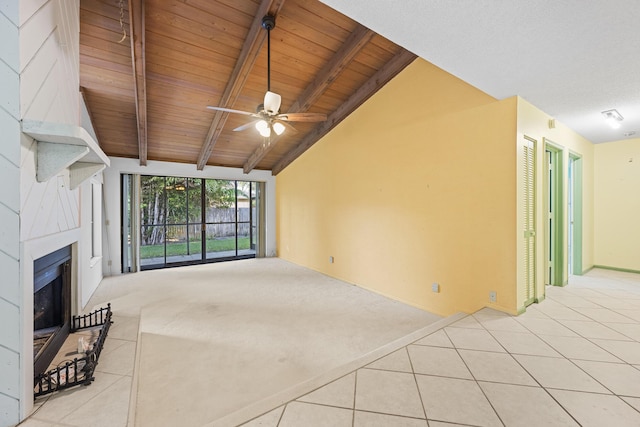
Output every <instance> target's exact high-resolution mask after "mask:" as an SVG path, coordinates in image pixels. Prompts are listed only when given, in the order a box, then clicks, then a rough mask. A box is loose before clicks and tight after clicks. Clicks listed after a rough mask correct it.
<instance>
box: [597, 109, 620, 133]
mask: <svg viewBox="0 0 640 427" xmlns="http://www.w3.org/2000/svg"><path fill="white" fill-rule="evenodd" d="M602 116H603V117H604V120H605V121H606V122H607V123H608V124H609V126H611V127H612V128H613V129H619V128H620V122H621V121H622V120H624V118H623V117H622V115H621V114H620V113H618V110H615V109H613V110H607V111H603V112H602Z"/></svg>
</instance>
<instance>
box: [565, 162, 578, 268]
mask: <svg viewBox="0 0 640 427" xmlns="http://www.w3.org/2000/svg"><path fill="white" fill-rule="evenodd" d="M569 169H570V171H571V174H570V179H569V185H570V186H571V189H570V191H571V196H572V198H573V200H571V210H572V212H569V216H570V217H569V219H568V220H569V227H572V233H571V234H572V235H571V242H569V243H571V254H570V256H571V270H570V271H569V273H570V274H573V275H576V276H581V275H582V156H581V155H580V154H578V153H574V152H572V151H569ZM567 202H569V201H567ZM571 214H573V217H571ZM572 223H573V224H572Z"/></svg>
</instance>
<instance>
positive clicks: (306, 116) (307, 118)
mask: <svg viewBox="0 0 640 427" xmlns="http://www.w3.org/2000/svg"><path fill="white" fill-rule="evenodd" d="M275 118H276V119H278V120H287V121H290V122H324V121H325V120H327V115H326V114H322V113H283V114H278V115H277V116H276V117H275Z"/></svg>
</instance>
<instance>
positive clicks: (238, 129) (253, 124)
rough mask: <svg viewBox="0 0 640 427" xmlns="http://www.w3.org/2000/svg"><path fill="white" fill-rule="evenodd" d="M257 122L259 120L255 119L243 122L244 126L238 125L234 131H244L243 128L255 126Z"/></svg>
mask: <svg viewBox="0 0 640 427" xmlns="http://www.w3.org/2000/svg"><path fill="white" fill-rule="evenodd" d="M256 122H257V120H254V121H252V122H249V123H245V124H243V125H242V126H238V127H237V128H235V129H234V130H233V131H234V132H240V131H243V130H247V129H249V128H250V127H253V126H255V124H256Z"/></svg>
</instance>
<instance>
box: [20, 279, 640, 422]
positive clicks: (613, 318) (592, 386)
mask: <svg viewBox="0 0 640 427" xmlns="http://www.w3.org/2000/svg"><path fill="white" fill-rule="evenodd" d="M546 294H547V295H546V296H547V299H546V300H545V301H543V302H542V303H540V304H534V305H532V306H530V307H529V308H528V309H527V312H526V313H525V314H523V315H521V316H518V317H513V316H509V315H506V314H504V313H500V312H497V311H494V310H490V309H482V310H480V311H478V312H476V313H474V314H473V315H468V316H466V317H463V318H462V319H461V320H458V321H456V322H455V323H451V324H449V325H447V326H445V327H442V328H440V329H432V330H431V331H430V332H431V333H430V334H429V335H427V336H424V337H420V338H419V339H417V340H415V339H413V338H412V340H413V341H412V342H411V343H409V341H405V342H404V343H402V344H401V345H397V346H395V347H393V346H391V347H393V348H391V347H390V350H389V351H388V352H387V353H386V355H385V356H383V357H381V358H379V359H377V360H375V361H373V362H371V360H373V359H370V360H369V362H367V364H365V365H364V366H360V365H353V367H352V368H349V369H348V370H344V372H342V373H340V374H339V375H337V374H336V375H335V376H334V377H332V378H330V379H327V380H326V382H324V383H317V384H316V385H315V386H313V387H311V386H308V387H307V389H306V390H304V391H302V392H300V393H299V394H295V393H294V394H292V395H291V396H290V397H288V398H287V399H283V400H281V401H280V402H281V403H278V404H274V405H273V406H270V408H273V409H271V410H268V411H267V410H266V408H263V409H262V410H261V412H256V410H255V408H247V410H240V411H238V412H236V413H232V414H229V415H230V416H227V417H223V418H221V419H219V420H218V421H214V422H212V423H210V424H208V425H211V426H230V425H239V424H242V423H245V424H242V425H244V426H247V427H256V426H263V427H287V426H296V427H299V426H305V427H314V426H331V427H339V426H357V427H364V426H385V427H394V426H407V427H412V426H422V427H455V426H538V425H549V426H578V425H581V426H616V427H625V426H636V427H637V426H640V275H636V274H630V273H622V272H614V271H605V270H592V271H591V272H589V273H588V274H587V275H585V276H580V277H577V276H575V277H572V278H571V282H570V285H569V286H566V287H564V288H556V287H548V288H547V289H546ZM134 312H135V310H134ZM134 312H133V313H131V314H132V317H124V316H121V317H120V318H119V319H116V323H115V324H114V325H113V327H112V329H111V331H112V332H111V333H110V338H109V339H108V340H107V347H106V348H105V353H103V356H102V357H101V364H100V366H99V369H101V370H102V373H101V375H97V376H96V382H95V383H94V384H93V385H92V386H91V387H88V388H87V389H86V391H83V390H78V391H68V392H65V393H60V394H59V395H54V396H53V397H51V398H50V399H51V401H50V402H47V403H45V404H44V405H42V402H37V403H38V406H42V407H41V408H40V409H39V410H38V412H36V414H35V416H34V417H33V418H31V419H30V420H29V421H27V422H26V423H24V425H25V426H28V427H34V426H35V427H40V426H67V425H73V426H79V425H91V426H95V425H98V426H100V425H104V426H110V425H124V422H125V420H126V419H127V410H128V407H129V396H130V393H131V384H132V376H131V371H132V369H133V366H134V362H133V361H134V358H135V341H136V337H137V332H138V321H139V320H138V318H136V317H135V314H136V313H134ZM125 313H128V312H126V311H125ZM380 354H385V353H380ZM376 357H377V356H376ZM318 384H324V385H321V386H320V387H318ZM296 390H298V389H296ZM300 390H301V389H300ZM296 392H297V391H296ZM107 393H108V394H110V395H111V396H113V395H115V396H117V398H116V399H113V398H110V399H108V400H107V402H108V405H109V407H108V408H106V412H105V408H100V400H101V398H100V396H101V395H103V394H107ZM74 397H75V399H80V400H81V403H82V402H84V403H82V404H81V405H80V406H78V405H79V404H78V400H75V401H74V400H73V398H74ZM72 402H73V403H72ZM282 403H284V404H282ZM47 406H50V407H51V408H50V409H53V408H55V411H53V410H50V411H49V412H50V413H49V412H48V408H47ZM61 408H62V409H61ZM65 408H66V409H65ZM252 411H253V413H252ZM96 413H100V414H103V415H102V416H99V417H96V416H95V414H96ZM106 413H108V414H110V416H107V417H105V416H104V414H106ZM92 415H93V416H92ZM232 419H233V420H240V421H234V422H230V421H229V420H232ZM129 421H131V420H129ZM130 425H131V424H130Z"/></svg>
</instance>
